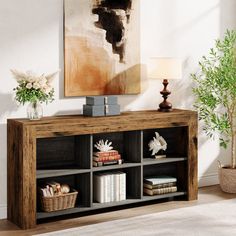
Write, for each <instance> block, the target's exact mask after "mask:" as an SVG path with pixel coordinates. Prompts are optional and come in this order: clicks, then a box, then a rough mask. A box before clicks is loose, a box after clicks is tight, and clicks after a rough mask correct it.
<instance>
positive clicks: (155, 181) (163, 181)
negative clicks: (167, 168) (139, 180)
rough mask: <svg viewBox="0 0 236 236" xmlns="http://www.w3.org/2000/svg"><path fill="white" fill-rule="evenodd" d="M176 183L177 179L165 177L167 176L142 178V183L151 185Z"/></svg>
mask: <svg viewBox="0 0 236 236" xmlns="http://www.w3.org/2000/svg"><path fill="white" fill-rule="evenodd" d="M176 181H177V179H176V178H175V177H172V176H167V175H159V176H152V177H148V178H144V183H146V184H151V185H158V184H166V183H175V182H176Z"/></svg>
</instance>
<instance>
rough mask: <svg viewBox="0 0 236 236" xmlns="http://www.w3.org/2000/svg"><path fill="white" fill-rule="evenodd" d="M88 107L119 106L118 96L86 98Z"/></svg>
mask: <svg viewBox="0 0 236 236" xmlns="http://www.w3.org/2000/svg"><path fill="white" fill-rule="evenodd" d="M86 104H87V105H96V106H97V105H106V104H108V105H117V97H116V96H88V97H86Z"/></svg>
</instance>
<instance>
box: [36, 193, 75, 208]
mask: <svg viewBox="0 0 236 236" xmlns="http://www.w3.org/2000/svg"><path fill="white" fill-rule="evenodd" d="M77 195H78V192H77V191H76V190H74V189H72V192H70V193H66V194H62V195H58V196H52V197H44V196H42V194H41V195H40V200H41V208H42V210H43V211H45V212H52V211H59V210H65V209H68V208H74V207H75V201H76V198H77Z"/></svg>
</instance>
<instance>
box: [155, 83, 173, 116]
mask: <svg viewBox="0 0 236 236" xmlns="http://www.w3.org/2000/svg"><path fill="white" fill-rule="evenodd" d="M162 84H163V85H164V88H163V90H162V91H161V92H160V94H161V95H162V97H163V99H164V100H163V102H161V103H160V104H159V109H158V111H161V112H170V111H172V104H171V103H170V102H169V101H167V98H168V96H169V95H170V94H171V92H170V91H169V90H168V89H167V85H168V84H169V82H168V80H167V79H164V80H163V83H162Z"/></svg>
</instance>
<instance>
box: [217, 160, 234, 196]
mask: <svg viewBox="0 0 236 236" xmlns="http://www.w3.org/2000/svg"><path fill="white" fill-rule="evenodd" d="M219 182H220V187H221V189H222V191H224V192H226V193H236V169H232V168H230V167H229V166H222V165H221V164H220V165H219Z"/></svg>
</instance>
